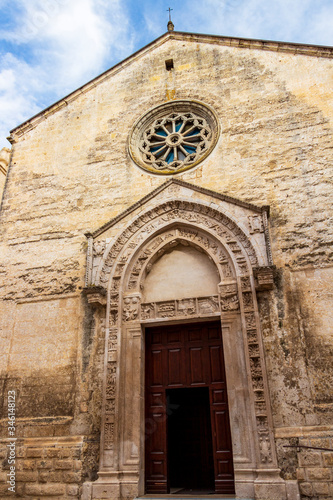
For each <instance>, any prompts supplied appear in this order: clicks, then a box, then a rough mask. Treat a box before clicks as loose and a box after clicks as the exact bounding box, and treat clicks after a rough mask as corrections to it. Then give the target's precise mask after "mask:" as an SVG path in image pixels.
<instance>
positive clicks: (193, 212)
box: [99, 200, 258, 283]
mask: <svg viewBox="0 0 333 500" xmlns="http://www.w3.org/2000/svg"><path fill="white" fill-rule="evenodd" d="M176 219H178V220H179V219H181V220H183V221H184V222H185V223H186V222H190V223H195V224H196V225H200V226H201V227H203V228H208V229H209V230H210V231H213V232H214V233H215V234H216V238H217V239H218V240H219V239H220V238H221V237H222V238H224V239H226V241H229V242H230V243H232V242H234V243H237V245H238V246H239V248H241V247H243V249H245V252H246V254H247V257H248V258H249V260H250V262H251V264H252V265H253V266H255V265H258V263H257V257H256V253H255V250H254V248H253V246H252V244H251V242H250V241H249V240H248V238H247V236H246V235H245V234H244V233H243V232H242V231H241V230H240V229H239V228H238V227H237V226H236V224H235V223H234V222H233V221H231V220H230V219H229V218H228V217H227V216H226V215H224V214H223V213H221V212H219V211H218V210H215V209H213V208H211V207H207V206H203V205H200V204H198V203H194V202H193V203H192V202H189V201H181V200H173V201H168V202H165V203H163V204H162V205H160V206H159V207H157V208H156V209H151V210H149V211H148V212H146V213H145V214H143V215H141V216H140V217H138V218H137V219H136V220H135V221H134V222H133V223H132V224H130V225H129V226H128V227H127V228H126V229H125V231H124V232H123V233H122V235H121V236H120V237H119V238H118V239H117V240H116V242H115V243H114V245H113V247H112V249H111V251H110V253H109V255H108V257H107V259H106V260H105V262H104V265H103V269H102V272H101V275H100V277H99V280H100V282H101V283H107V282H108V281H109V275H110V272H111V265H112V263H114V262H115V259H116V258H117V259H118V260H120V259H121V258H123V259H124V262H125V261H128V260H129V258H130V255H131V253H132V252H131V251H130V250H131V249H133V250H134V249H135V248H136V247H137V245H138V243H139V242H136V238H137V237H139V236H140V234H139V233H140V228H143V227H144V226H145V224H146V223H145V222H144V221H149V222H150V221H154V227H155V228H156V227H158V226H159V225H161V224H164V223H165V222H171V221H173V220H176ZM150 229H152V226H150ZM152 230H153V229H152ZM190 231H192V230H190ZM145 234H146V237H147V234H150V233H147V232H145ZM133 237H134V238H135V239H134V240H133V241H132V240H131V239H132V238H133ZM143 237H144V236H143ZM235 237H236V241H235ZM205 238H206V239H204V240H203V241H202V244H203V245H205V248H206V249H208V250H211V252H212V253H213V254H214V253H215V252H216V251H217V248H216V241H214V240H213V239H210V238H208V237H205ZM139 239H140V241H141V240H142V239H141V238H139ZM129 240H131V241H129ZM155 244H158V242H156V243H155ZM126 245H127V250H126V252H127V255H126V256H125V252H124V247H125V246H126ZM237 248H238V247H237ZM146 251H147V250H146ZM121 252H123V254H121ZM120 254H121V255H120ZM240 255H241V252H240ZM239 266H240V268H241V271H242V272H243V273H244V274H245V273H246V265H245V264H244V262H241V261H239ZM226 272H227V273H228V270H226Z"/></svg>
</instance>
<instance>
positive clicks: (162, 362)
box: [145, 322, 234, 493]
mask: <svg viewBox="0 0 333 500" xmlns="http://www.w3.org/2000/svg"><path fill="white" fill-rule="evenodd" d="M200 387H206V388H208V390H209V398H210V419H211V433H212V448H213V451H212V453H213V463H214V482H215V492H216V493H234V473H233V460H232V447H231V436H230V425H229V414H228V401H227V390H226V381H225V369H224V358H223V348H222V339H221V327H220V323H219V322H209V323H196V324H188V325H173V326H167V327H155V328H150V329H147V330H146V420H145V423H146V441H145V450H146V452H145V456H146V463H145V474H146V477H145V480H146V492H147V493H168V492H169V480H170V478H169V471H168V436H167V429H168V426H167V419H168V413H170V411H172V408H171V409H170V406H167V399H166V391H170V390H171V389H185V388H187V389H189V388H200ZM184 394H185V393H184ZM189 423H190V415H189Z"/></svg>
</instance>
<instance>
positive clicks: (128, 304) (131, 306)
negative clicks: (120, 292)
mask: <svg viewBox="0 0 333 500" xmlns="http://www.w3.org/2000/svg"><path fill="white" fill-rule="evenodd" d="M139 307H140V298H139V297H137V296H135V297H125V298H124V308H123V320H124V321H134V320H135V319H137V317H138V315H139Z"/></svg>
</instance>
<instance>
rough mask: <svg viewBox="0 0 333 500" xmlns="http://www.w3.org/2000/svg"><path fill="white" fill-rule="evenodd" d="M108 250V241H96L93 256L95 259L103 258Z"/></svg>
mask: <svg viewBox="0 0 333 500" xmlns="http://www.w3.org/2000/svg"><path fill="white" fill-rule="evenodd" d="M105 248H106V241H99V240H98V241H95V242H94V245H93V255H94V257H101V256H102V255H103V254H104V252H105Z"/></svg>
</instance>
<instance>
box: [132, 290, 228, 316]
mask: <svg viewBox="0 0 333 500" xmlns="http://www.w3.org/2000/svg"><path fill="white" fill-rule="evenodd" d="M219 311H220V306H219V299H218V296H217V295H216V296H215V295H212V296H207V297H195V298H192V297H189V298H185V299H179V300H167V301H161V302H147V303H144V304H141V320H152V319H167V318H175V317H177V318H180V317H183V318H185V317H189V316H198V317H200V316H209V315H211V314H215V315H216V313H219Z"/></svg>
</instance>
